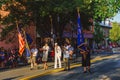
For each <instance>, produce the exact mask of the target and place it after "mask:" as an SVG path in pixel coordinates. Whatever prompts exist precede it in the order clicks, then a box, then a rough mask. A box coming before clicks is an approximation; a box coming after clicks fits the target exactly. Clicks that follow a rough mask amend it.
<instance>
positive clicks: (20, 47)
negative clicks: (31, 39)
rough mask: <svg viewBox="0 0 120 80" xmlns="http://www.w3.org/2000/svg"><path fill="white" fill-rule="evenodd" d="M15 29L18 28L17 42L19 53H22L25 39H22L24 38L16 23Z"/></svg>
mask: <svg viewBox="0 0 120 80" xmlns="http://www.w3.org/2000/svg"><path fill="white" fill-rule="evenodd" d="M17 30H18V42H19V54H20V55H22V54H23V51H24V49H25V41H24V38H23V37H22V34H21V32H20V29H19V27H18V25H17Z"/></svg>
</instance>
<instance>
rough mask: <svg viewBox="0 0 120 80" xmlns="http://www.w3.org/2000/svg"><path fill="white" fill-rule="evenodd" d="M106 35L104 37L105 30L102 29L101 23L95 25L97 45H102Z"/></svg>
mask: <svg viewBox="0 0 120 80" xmlns="http://www.w3.org/2000/svg"><path fill="white" fill-rule="evenodd" d="M103 39H104V35H103V30H102V28H101V27H100V25H99V23H96V25H95V32H94V40H95V42H96V43H100V42H101V41H103Z"/></svg>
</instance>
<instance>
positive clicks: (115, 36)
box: [110, 22, 120, 42]
mask: <svg viewBox="0 0 120 80" xmlns="http://www.w3.org/2000/svg"><path fill="white" fill-rule="evenodd" d="M110 39H111V40H112V41H114V42H116V41H118V40H120V24H119V23H117V22H114V23H112V29H111V30H110Z"/></svg>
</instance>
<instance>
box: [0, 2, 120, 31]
mask: <svg viewBox="0 0 120 80" xmlns="http://www.w3.org/2000/svg"><path fill="white" fill-rule="evenodd" d="M2 4H5V5H6V8H5V10H9V11H10V14H9V16H8V17H4V18H1V19H0V20H1V21H0V22H1V23H2V24H9V23H13V25H14V24H15V21H16V19H17V20H18V21H21V22H22V23H24V24H27V23H28V22H29V21H30V20H34V21H36V18H42V19H43V20H44V19H45V18H46V17H49V15H52V16H53V17H56V16H57V14H59V15H60V16H62V17H67V18H62V19H63V21H64V20H65V19H69V18H70V17H71V18H75V17H73V15H71V14H77V10H76V8H77V7H79V8H80V13H84V14H85V15H87V16H88V17H93V18H94V19H95V20H96V21H101V20H104V19H106V18H110V17H113V16H114V15H115V14H116V13H117V12H118V11H119V9H120V0H0V6H2ZM68 15H69V16H68ZM61 21H62V20H61ZM7 29H8V28H7ZM11 29H12V28H10V29H9V30H7V31H8V32H9V31H10V30H11Z"/></svg>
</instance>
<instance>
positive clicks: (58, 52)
mask: <svg viewBox="0 0 120 80" xmlns="http://www.w3.org/2000/svg"><path fill="white" fill-rule="evenodd" d="M54 49H55V64H54V68H57V62H59V68H61V53H62V51H61V48H60V46H58V44H57V43H55V48H54Z"/></svg>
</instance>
